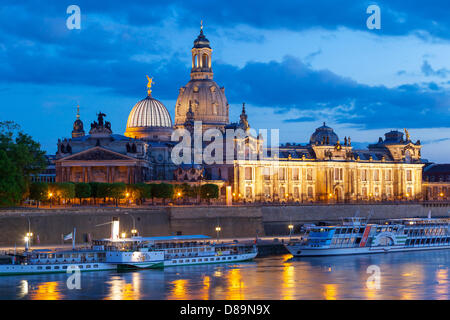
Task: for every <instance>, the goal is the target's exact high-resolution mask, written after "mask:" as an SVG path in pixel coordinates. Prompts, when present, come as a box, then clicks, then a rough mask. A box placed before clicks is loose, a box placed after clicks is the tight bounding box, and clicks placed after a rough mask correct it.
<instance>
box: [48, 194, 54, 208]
mask: <svg viewBox="0 0 450 320" xmlns="http://www.w3.org/2000/svg"><path fill="white" fill-rule="evenodd" d="M48 197H49V198H50V208H51V207H52V202H53V199H52V197H53V193H51V192H49V193H48Z"/></svg>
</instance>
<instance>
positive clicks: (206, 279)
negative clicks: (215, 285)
mask: <svg viewBox="0 0 450 320" xmlns="http://www.w3.org/2000/svg"><path fill="white" fill-rule="evenodd" d="M210 287H211V278H210V277H209V276H204V277H203V288H202V292H201V299H202V300H209V288H210Z"/></svg>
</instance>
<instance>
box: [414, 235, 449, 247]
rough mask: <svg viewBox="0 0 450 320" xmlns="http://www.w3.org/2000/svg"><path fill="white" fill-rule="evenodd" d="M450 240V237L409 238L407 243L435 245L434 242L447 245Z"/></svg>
mask: <svg viewBox="0 0 450 320" xmlns="http://www.w3.org/2000/svg"><path fill="white" fill-rule="evenodd" d="M449 242H450V238H449V237H447V238H426V239H408V240H406V245H407V246H415V245H421V244H428V245H433V244H441V245H445V244H449Z"/></svg>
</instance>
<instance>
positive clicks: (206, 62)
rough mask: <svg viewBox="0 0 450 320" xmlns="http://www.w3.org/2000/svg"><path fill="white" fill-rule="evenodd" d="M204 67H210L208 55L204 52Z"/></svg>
mask: <svg viewBox="0 0 450 320" xmlns="http://www.w3.org/2000/svg"><path fill="white" fill-rule="evenodd" d="M202 60H203V61H202V68H209V62H208V55H207V54H206V53H205V54H203V59H202Z"/></svg>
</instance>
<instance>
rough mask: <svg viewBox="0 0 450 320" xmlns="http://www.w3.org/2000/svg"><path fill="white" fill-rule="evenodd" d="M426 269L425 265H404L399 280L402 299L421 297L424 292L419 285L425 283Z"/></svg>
mask: <svg viewBox="0 0 450 320" xmlns="http://www.w3.org/2000/svg"><path fill="white" fill-rule="evenodd" d="M424 277H425V270H424V269H423V266H421V265H418V264H412V263H408V264H406V265H404V266H403V268H402V271H401V278H400V281H399V284H398V285H399V290H398V291H399V293H400V299H402V300H413V299H419V298H420V295H421V294H422V292H418V291H417V289H416V288H417V287H418V286H421V285H423V284H424Z"/></svg>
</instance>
